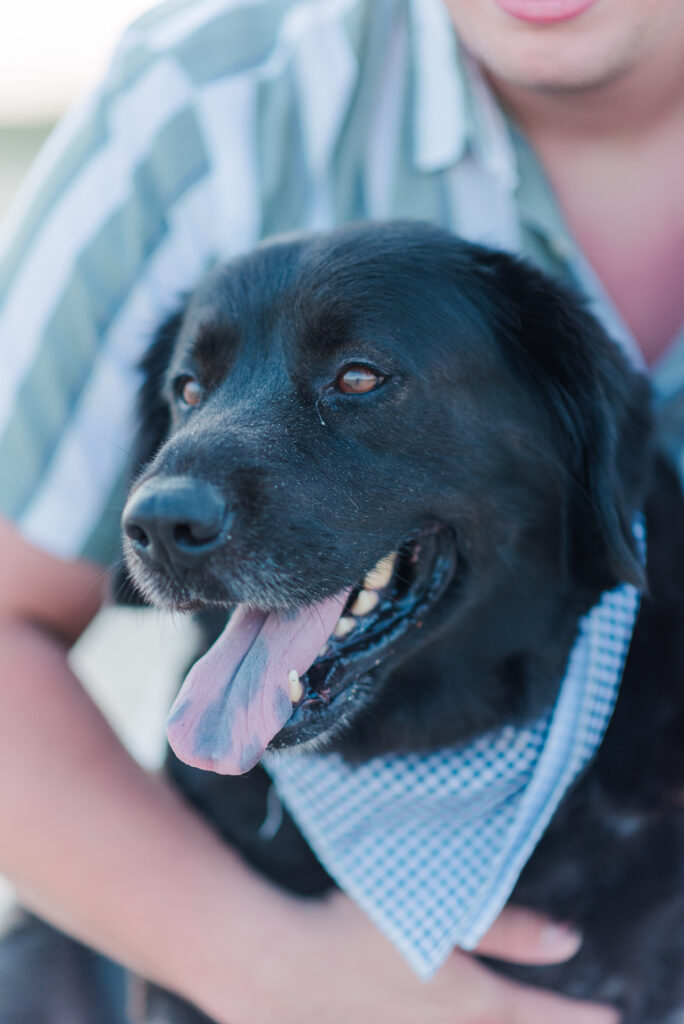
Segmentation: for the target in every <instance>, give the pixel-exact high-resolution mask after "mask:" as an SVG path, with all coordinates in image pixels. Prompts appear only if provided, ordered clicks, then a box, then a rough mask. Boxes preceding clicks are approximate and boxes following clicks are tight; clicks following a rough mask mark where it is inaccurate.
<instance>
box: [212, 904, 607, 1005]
mask: <svg viewBox="0 0 684 1024" xmlns="http://www.w3.org/2000/svg"><path fill="white" fill-rule="evenodd" d="M298 906H299V912H295V913H294V914H293V915H292V918H291V920H290V927H289V928H288V927H285V929H284V931H283V932H282V933H279V934H273V933H272V934H270V935H265V936H264V950H263V956H262V957H261V958H260V960H259V962H258V963H255V964H254V969H253V973H252V976H251V977H250V978H249V981H248V982H247V984H246V987H245V990H244V992H242V993H240V994H239V995H237V993H236V992H235V991H234V990H233V991H232V992H231V993H225V992H224V993H217V997H218V1001H212V999H209V1000H208V1001H207V1000H203V1001H202V1003H203V1008H204V1009H205V1011H206V1012H209V1013H210V1014H212V1015H213V1016H214V1017H215V1019H216V1020H217V1022H218V1024H274V1022H275V1021H277V1022H278V1024H311V1022H312V1021H316V1024H368V1022H370V1021H372V1022H373V1024H384V1022H387V1024H484V1022H485V1021H486V1022H487V1024H617V1020H618V1017H617V1015H616V1014H615V1013H614V1011H613V1010H611V1009H607V1008H606V1007H600V1006H594V1005H589V1004H586V1003H580V1002H576V1001H574V1000H568V999H563V998H560V997H558V996H556V995H552V994H549V993H548V992H544V991H542V990H540V989H533V988H527V987H524V986H522V985H518V984H515V983H513V982H510V981H508V980H506V979H504V978H500V977H499V976H498V975H496V974H495V973H493V972H492V971H489V970H487V969H486V968H485V967H483V966H482V965H481V964H480V963H478V962H477V960H476V959H475V958H474V957H472V956H469V955H468V954H466V953H461V952H456V953H454V954H453V955H452V956H451V957H450V958H449V960H448V961H447V963H446V964H445V966H444V967H443V968H442V969H441V970H440V971H439V972H438V974H437V975H436V977H435V978H434V979H433V980H432V981H430V982H428V983H425V982H422V981H420V979H419V978H418V977H417V976H416V975H415V974H414V973H413V972H412V971H411V969H410V968H409V967H408V966H407V964H406V963H405V962H404V961H403V959H402V958H401V957H400V955H399V954H398V953H397V952H396V951H395V950H394V948H393V947H392V946H391V945H390V943H389V942H388V941H387V940H386V939H385V938H384V937H383V936H382V935H381V934H380V933H379V932H378V931H377V930H376V929H375V927H374V926H373V925H372V924H371V923H370V921H369V920H368V918H367V917H366V916H365V915H364V914H363V913H362V911H360V910H359V909H358V908H357V907H356V906H355V904H354V903H352V901H351V900H349V899H348V898H347V897H346V896H344V895H343V894H341V893H335V894H334V895H333V896H331V897H330V898H328V899H327V900H325V901H323V902H320V903H313V904H304V903H302V904H300V905H298ZM288 917H289V913H288ZM580 941H581V940H580V938H579V937H578V936H576V935H574V934H573V933H572V932H569V931H566V930H564V929H562V928H560V927H557V926H554V925H551V924H549V923H548V922H547V921H545V920H543V919H541V918H539V917H537V916H536V915H534V914H531V913H529V912H527V911H524V910H520V909H517V908H508V909H506V910H505V911H504V912H503V913H502V914H501V916H500V917H499V919H498V921H497V922H496V923H495V925H494V926H493V927H492V929H491V931H490V932H489V933H488V934H487V936H486V937H485V938H484V939H483V940H482V943H481V944H480V946H479V948H478V952H481V953H483V954H486V955H487V956H492V957H496V958H498V959H502V960H510V961H516V962H520V963H537V964H543V963H555V962H560V961H562V960H566V959H568V958H569V957H571V956H572V955H573V954H574V953H575V952H576V951H577V949H578V946H579V944H580ZM236 996H237V999H236ZM212 1003H213V1005H212ZM228 1005H230V1007H231V1010H230V1011H228V1012H226V1010H225V1007H226V1006H228ZM217 1007H218V1009H217ZM237 1007H239V1009H238V1010H237V1014H236V1008H237Z"/></svg>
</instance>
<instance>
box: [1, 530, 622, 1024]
mask: <svg viewBox="0 0 684 1024" xmlns="http://www.w3.org/2000/svg"><path fill="white" fill-rule="evenodd" d="M0 564H2V566H3V573H2V574H1V576H0V664H1V665H2V670H1V680H0V722H1V723H2V743H0V870H1V871H3V872H4V873H5V874H6V875H7V876H8V877H9V878H10V879H11V880H12V881H13V882H14V884H15V885H16V886H17V888H18V890H19V892H20V894H21V896H22V898H23V900H24V901H25V902H26V903H27V904H28V905H29V906H30V907H32V908H33V909H35V910H36V911H37V912H38V913H39V914H41V915H43V916H44V917H46V918H48V919H49V920H51V921H52V922H53V923H55V924H57V925H58V926H60V927H62V928H63V929H64V930H65V931H67V932H69V933H71V934H72V935H75V936H77V937H78V938H81V939H83V940H84V941H86V942H88V943H90V944H92V945H93V946H94V947H96V948H97V949H99V950H102V951H103V952H105V953H107V954H109V955H110V956H112V957H113V958H115V959H116V960H118V961H120V962H122V963H124V964H127V965H129V966H130V967H131V968H133V969H134V970H136V971H138V972H139V973H141V974H142V975H144V976H146V977H148V978H151V979H153V980H155V981H157V982H159V983H160V984H162V985H165V986H167V987H169V988H170V989H172V990H173V991H176V992H178V993H179V994H181V995H183V996H185V997H186V998H189V999H190V1000H192V1001H193V1002H195V1003H197V1004H198V1005H199V1006H200V1007H201V1008H202V1009H204V1010H205V1012H207V1013H209V1014H211V1015H212V1016H213V1017H215V1019H216V1020H217V1021H218V1022H219V1024H272V1022H273V1021H276V1020H277V1021H279V1022H281V1024H300V1022H301V1024H304V1022H307V1024H308V1022H310V1021H311V1020H317V1021H319V1022H321V1024H323V1022H325V1021H329V1022H331V1024H337V1022H339V1024H343V1022H344V1024H350V1022H354V1021H365V1020H368V1019H370V1018H371V1014H374V1015H375V1016H376V1018H377V1019H379V1020H389V1019H391V1020H392V1021H393V1022H395V1024H402V1022H406V1024H409V1022H410V1024H415V1021H416V1020H421V1022H429V1021H434V1022H435V1024H437V1022H442V1021H444V1022H445V1024H446V1022H447V1021H448V1022H461V1024H468V1022H474V1021H476V1020H478V1021H479V1020H482V1019H483V1015H484V1017H486V1019H487V1020H491V1021H493V1022H496V1021H501V1022H502V1024H505V1022H511V1024H514V1022H517V1021H521V1022H522V1021H524V1022H525V1024H534V1022H535V1021H539V1022H540V1024H542V1022H543V1024H564V1022H566V1021H567V1022H568V1024H570V1021H573V1022H575V1024H603V1022H606V1024H608V1022H610V1021H611V1020H613V1019H614V1018H613V1016H612V1014H610V1013H608V1012H607V1011H605V1010H603V1009H595V1008H592V1007H585V1006H579V1005H578V1004H573V1003H568V1002H566V1001H563V1000H559V999H557V998H556V997H553V996H549V995H546V994H544V993H540V992H535V991H532V990H527V989H524V988H521V987H518V986H515V985H512V984H510V983H509V982H506V981H503V980H501V979H498V978H496V977H495V976H494V975H492V974H491V973H490V972H488V971H486V970H485V969H484V968H482V967H481V966H480V965H478V964H477V963H476V961H474V960H473V959H472V958H470V957H468V956H466V955H464V954H455V955H454V956H453V957H452V958H451V959H450V961H449V963H448V965H447V966H446V967H445V968H444V969H443V970H442V972H440V974H439V976H438V977H437V979H436V980H435V981H434V982H432V983H431V984H430V985H425V984H423V983H421V982H420V981H418V980H417V979H416V978H415V977H414V976H413V975H412V973H411V971H410V970H409V968H408V967H407V966H406V965H405V964H404V963H403V961H401V959H400V957H399V956H398V954H397V953H396V952H395V951H394V950H393V949H392V948H391V946H390V945H389V944H388V943H387V942H386V940H385V939H384V938H383V937H382V936H381V935H379V933H377V932H376V931H375V929H374V927H373V926H372V925H371V924H370V922H369V921H368V920H367V918H365V916H364V915H363V914H362V913H361V912H360V911H359V910H358V909H357V908H356V907H355V906H354V905H353V904H352V903H351V902H350V901H349V900H348V899H347V898H346V897H344V896H343V895H341V894H339V893H337V894H335V896H333V897H331V898H330V899H328V900H325V901H322V902H314V903H306V902H303V901H299V900H297V899H294V898H291V897H289V896H288V895H286V894H284V893H282V892H281V891H280V890H278V889H276V888H274V887H273V886H271V885H270V884H268V883H267V882H265V881H264V880H262V879H261V878H260V877H259V876H257V875H256V874H255V873H254V872H252V871H251V870H250V869H249V868H248V867H247V866H245V865H244V864H243V862H242V861H241V860H240V858H239V857H238V856H237V855H236V854H234V853H233V852H232V851H231V850H230V849H229V848H227V847H226V846H225V845H224V843H223V842H222V841H220V840H219V839H218V838H217V836H216V835H215V834H214V833H213V832H212V831H211V829H210V828H209V827H208V826H207V825H206V824H204V823H203V822H202V821H201V820H200V819H199V818H198V817H197V816H196V815H195V814H194V813H193V812H192V811H191V810H189V809H188V808H187V807H186V806H185V805H184V804H183V803H182V802H181V801H180V799H179V798H178V797H177V796H176V795H175V794H174V793H173V791H172V790H171V789H170V787H169V785H168V784H167V783H166V782H165V781H164V780H163V779H162V778H160V777H157V776H153V775H150V774H148V773H146V772H145V771H143V770H142V769H141V768H140V767H139V766H138V765H137V764H136V763H135V762H134V761H133V760H132V759H131V758H130V757H129V755H128V754H127V752H126V751H125V750H124V748H123V747H122V746H121V744H120V743H119V742H118V740H117V739H116V737H115V736H114V734H113V733H112V731H111V730H110V728H109V726H108V725H107V723H106V722H105V721H104V719H103V718H102V716H101V715H100V713H99V712H98V711H97V709H96V708H95V707H94V706H93V704H92V703H91V701H90V700H89V698H88V697H87V695H86V694H85V692H84V691H83V690H82V688H81V687H80V686H79V684H78V682H77V681H76V679H75V678H74V676H73V674H72V673H71V671H70V669H69V667H68V664H67V659H66V655H67V650H68V647H69V645H70V643H71V642H73V640H74V639H75V638H76V637H77V636H78V634H79V633H80V632H81V630H82V629H83V628H84V627H85V625H86V624H87V623H88V621H89V620H90V618H91V617H92V615H93V614H94V613H95V612H96V610H97V608H98V606H99V603H100V593H101V591H102V577H101V572H100V570H99V569H97V568H96V567H94V566H92V565H89V564H86V563H83V562H80V563H68V562H62V561H60V560H59V559H56V558H54V557H53V556H51V555H48V554H45V553H43V552H40V551H38V550H37V549H35V548H34V547H32V546H31V545H29V544H27V543H26V542H25V541H24V540H22V539H21V538H20V537H19V535H18V533H17V532H16V530H15V529H14V528H13V527H12V526H10V525H9V524H8V523H6V522H3V521H0ZM575 947H576V942H575V940H574V939H573V937H572V936H567V935H563V933H562V932H561V933H555V934H554V932H553V931H551V932H550V933H549V932H548V931H547V930H546V928H545V926H544V925H543V923H541V924H540V923H539V922H538V921H537V920H536V919H535V918H534V917H532V916H531V915H526V914H524V913H523V914H520V913H518V914H517V916H516V913H515V912H513V911H508V912H506V913H505V914H504V915H502V917H501V918H500V921H499V922H498V923H497V925H496V926H495V928H494V929H493V930H492V932H491V933H490V935H489V936H488V939H487V941H485V942H484V943H483V946H482V949H483V951H485V952H487V953H489V954H491V955H500V956H502V957H510V958H511V959H517V960H526V961H532V962H535V961H538V962H544V961H553V960H556V959H563V958H564V957H565V956H568V955H571V953H572V952H573V951H574V949H575Z"/></svg>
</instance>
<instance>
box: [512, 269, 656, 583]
mask: <svg viewBox="0 0 684 1024" xmlns="http://www.w3.org/2000/svg"><path fill="white" fill-rule="evenodd" d="M492 263H493V265H494V268H495V272H496V274H497V277H499V278H500V279H501V277H503V279H504V280H503V284H504V294H508V295H509V296H510V295H511V294H513V295H514V298H515V301H516V304H517V312H516V313H515V314H514V316H513V317H507V318H506V319H507V321H508V324H510V327H508V326H507V329H506V330H505V333H506V334H510V335H514V337H512V338H507V339H506V346H505V347H506V348H507V350H508V352H509V353H510V354H512V356H513V358H514V361H515V363H517V369H518V371H519V372H520V373H521V375H522V376H523V378H524V379H526V380H527V381H529V383H530V384H531V385H532V386H533V387H534V388H535V389H536V391H537V392H538V393H541V395H542V397H543V400H544V401H545V403H546V406H547V408H548V410H549V412H550V414H551V419H552V421H553V422H554V423H555V426H556V428H557V437H558V443H559V444H560V448H561V451H560V454H561V457H562V460H563V462H564V465H565V466H566V467H567V470H568V477H567V487H566V495H567V509H566V515H567V520H566V525H567V528H566V536H567V543H568V554H567V557H568V563H567V564H568V568H569V569H570V571H571V572H572V573H573V574H574V575H575V577H576V578H579V579H580V580H581V582H583V583H584V584H586V585H587V586H589V587H591V588H592V589H600V590H606V589H610V588H612V587H615V586H617V584H618V583H621V582H630V583H634V584H635V585H636V586H638V587H643V586H644V585H645V579H644V570H643V566H642V560H641V557H640V554H639V551H638V547H637V543H636V541H635V538H634V533H633V529H632V524H633V520H634V516H635V513H636V512H637V511H638V510H639V509H641V508H642V506H643V500H644V497H645V489H646V486H647V477H648V465H649V456H650V452H651V436H652V417H651V400H650V388H649V385H648V383H647V380H646V378H645V377H644V376H643V375H641V374H639V373H637V372H636V371H635V370H634V369H632V368H631V367H630V365H629V364H628V362H627V360H626V358H625V357H624V355H623V354H622V352H621V351H620V350H619V348H618V346H617V345H616V344H615V343H614V342H613V341H612V340H611V339H610V338H609V337H608V336H607V335H606V333H605V332H604V330H603V328H602V327H601V325H600V324H599V323H598V321H597V320H596V319H595V317H594V316H592V315H591V314H590V313H589V312H588V311H587V309H586V308H585V306H584V305H583V303H582V301H581V300H580V299H579V298H578V297H577V296H576V295H575V294H574V293H572V292H571V291H569V290H568V289H566V288H565V287H562V286H560V285H558V284H556V283H555V282H552V281H550V280H549V279H548V278H546V277H545V276H544V275H543V274H541V273H540V272H538V271H537V270H535V269H534V268H532V267H530V266H528V265H527V264H525V263H523V262H522V261H519V260H511V259H509V258H508V257H503V256H495V257H494V258H493V260H492ZM511 342H512V343H511Z"/></svg>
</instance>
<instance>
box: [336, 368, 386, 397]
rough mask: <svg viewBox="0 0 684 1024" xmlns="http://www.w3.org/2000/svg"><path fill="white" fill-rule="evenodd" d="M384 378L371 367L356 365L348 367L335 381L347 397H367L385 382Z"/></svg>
mask: <svg viewBox="0 0 684 1024" xmlns="http://www.w3.org/2000/svg"><path fill="white" fill-rule="evenodd" d="M384 379H385V378H384V377H383V376H382V375H381V374H379V373H376V372H375V370H371V368H370V367H369V366H363V365H362V364H361V363H355V364H353V365H352V366H348V367H347V368H346V370H344V371H343V372H342V373H340V374H339V376H338V377H337V379H336V380H335V386H336V387H337V388H338V390H339V391H342V392H344V394H345V395H365V394H366V392H367V391H373V390H374V388H377V387H378V386H379V385H380V384H382V382H383V381H384Z"/></svg>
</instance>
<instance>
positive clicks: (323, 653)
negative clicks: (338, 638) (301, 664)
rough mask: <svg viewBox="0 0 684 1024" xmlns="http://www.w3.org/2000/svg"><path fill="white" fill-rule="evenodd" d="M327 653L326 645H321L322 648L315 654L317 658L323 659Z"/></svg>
mask: <svg viewBox="0 0 684 1024" xmlns="http://www.w3.org/2000/svg"><path fill="white" fill-rule="evenodd" d="M327 653H328V645H327V644H323V646H322V647H321V649H320V651H319V652H318V654H317V657H318V658H325V656H326V654H327Z"/></svg>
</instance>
